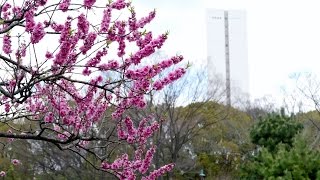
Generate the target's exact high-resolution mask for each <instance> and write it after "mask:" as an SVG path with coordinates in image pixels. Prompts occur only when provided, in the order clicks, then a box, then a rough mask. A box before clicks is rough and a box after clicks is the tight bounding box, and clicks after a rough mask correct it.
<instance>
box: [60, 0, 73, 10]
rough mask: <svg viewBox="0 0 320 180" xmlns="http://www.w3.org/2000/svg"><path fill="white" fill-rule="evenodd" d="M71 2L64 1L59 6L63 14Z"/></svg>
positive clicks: (68, 0)
mask: <svg viewBox="0 0 320 180" xmlns="http://www.w3.org/2000/svg"><path fill="white" fill-rule="evenodd" d="M70 2H71V0H62V2H61V3H60V4H59V9H60V10H62V12H66V11H67V10H68V8H69V6H70Z"/></svg>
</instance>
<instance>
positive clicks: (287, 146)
mask: <svg viewBox="0 0 320 180" xmlns="http://www.w3.org/2000/svg"><path fill="white" fill-rule="evenodd" d="M302 128H303V126H302V125H301V124H300V123H298V122H296V121H295V120H293V118H292V117H291V118H289V117H287V116H285V115H284V114H283V113H281V115H279V114H272V115H269V117H268V118H266V119H265V120H264V121H261V122H259V123H258V124H257V125H256V126H254V128H253V129H252V131H251V132H250V135H251V138H252V142H253V143H254V144H256V145H259V146H261V148H259V151H258V153H257V155H256V156H253V157H251V158H250V160H249V161H248V162H247V163H245V165H244V166H243V167H242V168H241V178H242V179H320V170H319V167H320V153H319V152H318V151H314V150H312V149H310V148H309V147H308V145H307V143H306V141H305V140H304V139H303V138H301V137H299V138H296V136H297V134H298V133H299V132H300V131H301V130H302Z"/></svg>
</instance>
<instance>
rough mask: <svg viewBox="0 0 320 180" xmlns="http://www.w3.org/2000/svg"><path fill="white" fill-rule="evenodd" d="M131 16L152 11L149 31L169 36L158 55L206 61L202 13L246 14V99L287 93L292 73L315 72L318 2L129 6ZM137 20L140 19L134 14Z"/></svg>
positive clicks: (138, 0)
mask: <svg viewBox="0 0 320 180" xmlns="http://www.w3.org/2000/svg"><path fill="white" fill-rule="evenodd" d="M133 2H134V4H135V6H136V9H137V12H138V13H140V12H145V11H147V10H151V9H153V8H156V9H157V13H158V14H157V17H156V19H155V21H154V22H153V23H152V24H151V26H150V28H152V29H154V30H155V31H156V32H157V33H161V32H163V31H166V30H170V36H169V40H168V41H167V42H166V44H165V46H164V48H163V50H164V51H165V52H166V53H167V54H169V55H173V54H176V53H177V52H178V53H181V54H183V55H184V56H185V57H186V59H188V60H189V61H192V62H194V63H203V62H205V61H206V56H207V53H206V34H205V33H206V24H205V10H206V8H214V9H227V10H228V9H231V10H235V9H241V10H246V12H247V36H248V58H249V59H248V61H249V69H250V72H249V73H250V94H251V96H252V97H253V98H255V97H261V96H264V95H273V96H274V97H277V98H278V97H279V98H281V88H283V87H286V88H289V89H290V88H291V87H290V86H289V85H288V82H290V79H289V75H290V74H291V73H294V72H309V71H310V72H314V73H317V72H320V66H319V64H320V25H319V23H320V11H319V7H320V6H319V5H320V2H318V1H316V0H304V1H302V0H296V1H293V0H268V1H266V0H265V1H262V0H260V1H254V0H133ZM140 15H141V14H140Z"/></svg>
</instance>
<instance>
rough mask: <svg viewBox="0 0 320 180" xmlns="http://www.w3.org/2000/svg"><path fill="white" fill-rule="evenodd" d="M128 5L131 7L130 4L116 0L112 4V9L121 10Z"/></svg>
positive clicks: (123, 0)
mask: <svg viewBox="0 0 320 180" xmlns="http://www.w3.org/2000/svg"><path fill="white" fill-rule="evenodd" d="M127 5H129V4H128V3H126V2H125V0H116V1H115V2H113V3H112V4H111V8H114V9H117V10H121V9H123V8H125V7H126V6H127Z"/></svg>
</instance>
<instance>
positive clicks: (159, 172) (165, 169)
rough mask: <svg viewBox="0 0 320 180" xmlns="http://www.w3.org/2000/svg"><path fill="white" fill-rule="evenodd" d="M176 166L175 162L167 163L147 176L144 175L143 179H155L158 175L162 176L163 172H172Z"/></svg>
mask: <svg viewBox="0 0 320 180" xmlns="http://www.w3.org/2000/svg"><path fill="white" fill-rule="evenodd" d="M173 168H174V164H167V165H164V166H162V167H161V168H159V169H157V170H154V171H153V172H151V173H150V175H149V176H147V177H142V179H141V180H155V179H157V177H160V176H162V175H163V174H165V173H167V172H170V171H171V170H172V169H173Z"/></svg>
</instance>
